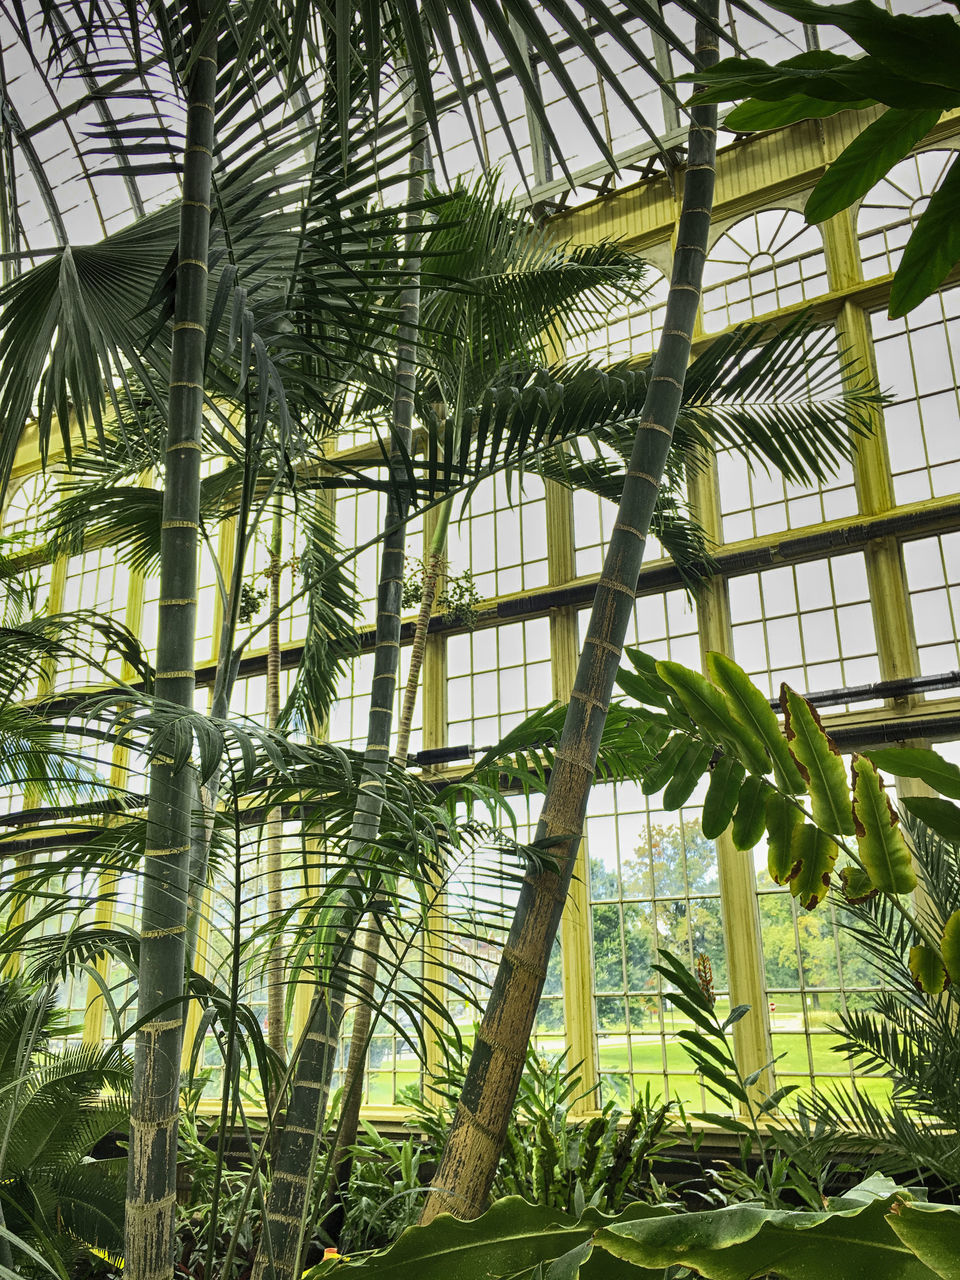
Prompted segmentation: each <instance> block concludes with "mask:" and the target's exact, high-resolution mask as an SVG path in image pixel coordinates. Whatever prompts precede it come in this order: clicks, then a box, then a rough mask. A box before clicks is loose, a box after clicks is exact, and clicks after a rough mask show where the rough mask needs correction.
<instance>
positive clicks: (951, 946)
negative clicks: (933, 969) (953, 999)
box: [940, 911, 960, 982]
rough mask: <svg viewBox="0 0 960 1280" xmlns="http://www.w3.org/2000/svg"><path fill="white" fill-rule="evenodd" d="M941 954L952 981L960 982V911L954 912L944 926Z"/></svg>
mask: <svg viewBox="0 0 960 1280" xmlns="http://www.w3.org/2000/svg"><path fill="white" fill-rule="evenodd" d="M940 954H941V955H942V957H943V963H944V966H945V968H946V970H947V974H948V975H949V978H950V981H951V982H957V981H960V911H954V912H953V913H952V914H951V915H950V917H949V919H948V920H947V923H946V924H945V925H944V926H943V937H942V938H941V939H940Z"/></svg>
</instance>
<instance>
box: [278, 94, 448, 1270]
mask: <svg viewBox="0 0 960 1280" xmlns="http://www.w3.org/2000/svg"><path fill="white" fill-rule="evenodd" d="M409 114H410V121H411V130H412V132H413V134H414V137H415V139H416V141H415V143H414V146H413V149H412V151H411V156H410V180H409V200H410V204H411V205H412V206H416V205H418V204H419V203H420V202H421V201H422V199H423V192H424V185H425V184H424V172H425V168H426V155H427V145H428V143H427V129H426V125H425V123H424V120H423V114H422V111H421V110H420V109H419V105H418V104H417V103H416V101H415V100H411V109H410V113H409ZM413 216H414V217H419V216H420V215H418V214H414V215H413ZM418 252H419V238H418V237H414V242H413V244H412V246H411V252H410V255H409V257H408V260H407V264H406V270H407V272H408V273H409V276H410V283H409V284H408V285H407V286H406V287H405V288H404V290H403V291H402V294H401V298H400V305H399V317H398V326H397V363H396V375H395V390H394V404H393V420H394V438H395V444H394V447H393V450H392V454H391V471H392V473H393V480H394V483H393V484H392V485H391V488H390V496H389V500H388V504H387V515H386V529H387V531H388V532H387V536H386V537H385V539H384V542H383V551H382V554H381V568H380V581H379V587H378V591H377V630H376V647H375V650H374V672H373V682H372V690H371V699H370V717H369V722H368V729H367V745H366V749H365V751H364V761H363V778H362V780H361V782H360V787H359V793H358V799H357V806H356V809H355V811H354V819H353V825H352V829H351V835H350V841H349V844H348V846H347V855H346V856H347V859H348V861H353V862H356V861H358V860H362V859H363V857H364V851H365V847H366V846H367V845H368V844H369V843H370V842H372V841H375V840H376V839H377V836H378V834H379V830H380V815H381V812H382V810H383V795H384V793H383V779H384V776H385V774H386V771H387V768H388V765H389V761H390V739H391V734H392V729H393V706H394V700H395V698H396V688H397V675H398V671H399V665H400V610H401V597H402V594H403V563H404V547H405V532H404V520H405V518H406V515H407V502H406V500H405V499H404V497H403V491H404V488H405V487H406V484H407V476H406V469H405V467H404V465H403V458H404V456H405V455H409V450H410V441H411V439H412V432H413V405H414V390H415V385H416V366H417V328H418V325H419V318H420V286H419V274H420V273H419V260H418ZM364 897H365V889H364V888H363V885H362V882H361V880H360V878H359V877H356V878H355V879H354V880H353V882H352V884H350V885H348V886H346V887H345V889H344V901H343V906H342V909H341V919H340V922H339V926H338V930H337V932H338V937H339V941H340V946H341V953H340V956H339V959H338V963H337V965H336V969H335V975H334V977H333V978H332V980H331V981H330V982H329V984H328V985H327V987H325V988H323V989H318V990H317V992H316V993H315V995H314V998H313V1001H312V1003H311V1006H310V1011H309V1014H308V1017H307V1027H306V1030H305V1032H304V1034H303V1037H302V1042H301V1046H302V1047H301V1051H300V1056H299V1058H298V1060H297V1064H296V1068H295V1071H294V1076H293V1081H292V1085H291V1090H290V1097H289V1101H288V1104H287V1110H286V1115H285V1117H284V1121H283V1130H282V1133H281V1134H280V1137H279V1141H278V1143H277V1154H276V1157H275V1160H274V1169H273V1177H272V1180H271V1185H270V1194H269V1197H268V1199H267V1206H266V1214H265V1216H264V1233H265V1234H266V1233H267V1232H269V1236H270V1249H269V1251H268V1249H267V1248H266V1247H265V1246H264V1245H263V1244H261V1247H260V1249H259V1250H258V1253H257V1257H256V1260H255V1262H254V1269H253V1280H299V1276H300V1272H301V1267H300V1258H301V1254H302V1251H303V1244H304V1237H305V1232H306V1228H307V1225H308V1220H309V1214H310V1205H309V1196H310V1192H311V1190H312V1188H313V1182H314V1170H315V1165H316V1156H317V1149H318V1144H319V1134H320V1129H321V1126H322V1123H323V1117H324V1115H325V1113H326V1104H327V1099H328V1095H329V1091H330V1084H331V1081H332V1078H333V1071H334V1065H335V1061H336V1053H337V1045H338V1041H339V1033H340V1027H341V1025H342V1023H343V1018H344V1013H345V1010H346V990H347V985H348V981H349V982H352V979H348V977H347V974H348V971H349V970H350V969H351V967H352V964H353V960H352V946H351V943H350V939H351V938H352V937H353V936H354V935H355V933H356V931H357V929H358V927H359V925H360V922H361V920H362V916H363V913H364V901H363V900H364ZM337 970H339V973H340V974H341V975H342V976H341V977H340V978H338V977H337V976H336V971H337ZM271 1254H272V1258H271V1257H270V1255H271Z"/></svg>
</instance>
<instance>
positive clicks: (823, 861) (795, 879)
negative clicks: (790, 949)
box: [790, 822, 839, 911]
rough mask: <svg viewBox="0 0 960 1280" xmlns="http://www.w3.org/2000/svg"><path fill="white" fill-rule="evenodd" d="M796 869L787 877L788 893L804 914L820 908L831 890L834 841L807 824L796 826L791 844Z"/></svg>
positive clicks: (835, 852)
mask: <svg viewBox="0 0 960 1280" xmlns="http://www.w3.org/2000/svg"><path fill="white" fill-rule="evenodd" d="M790 851H791V855H792V857H793V859H794V862H795V864H796V866H797V870H796V871H795V872H794V873H793V875H792V876H791V877H790V892H791V893H792V894H793V896H794V897H795V898H796V899H797V901H798V902H799V903H800V905H801V907H803V908H804V910H806V911H812V910H813V909H814V907H817V906H819V905H820V903H821V902H822V901H823V899H824V897H825V896H826V893H827V890H828V889H829V888H830V873H831V871H833V866H834V863H835V862H836V860H837V854H838V853H839V849H838V848H837V845H836V842H835V841H834V840H832V839H831V838H830V836H828V835H827V833H826V832H825V831H821V830H820V828H819V827H815V826H813V824H812V823H810V822H804V823H803V825H802V826H798V827H797V828H796V829H795V831H794V833H793V839H792V841H791V844H790Z"/></svg>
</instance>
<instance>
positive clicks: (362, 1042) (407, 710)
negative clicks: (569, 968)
mask: <svg viewBox="0 0 960 1280" xmlns="http://www.w3.org/2000/svg"><path fill="white" fill-rule="evenodd" d="M450 510H451V504H450V503H449V502H445V503H444V504H443V505H442V506H441V507H440V512H439V518H438V520H437V524H436V528H435V529H434V531H433V537H432V538H431V539H430V547H429V550H428V551H427V554H426V557H425V560H424V573H423V595H422V598H421V600H420V612H419V614H418V615H417V626H416V630H415V632H414V636H413V644H412V645H411V646H410V665H409V666H408V668H407V681H406V684H405V686H404V690H403V705H402V706H401V709H400V721H399V723H398V725H397V747H396V758H397V760H398V762H399V763H400V764H405V763H406V760H407V752H408V750H409V747H410V729H411V726H412V724H413V712H414V708H415V707H416V705H417V691H418V690H419V688H420V672H421V671H422V669H423V658H424V654H425V653H426V649H427V633H428V631H429V627H430V616H431V614H432V613H433V605H434V601H435V600H436V598H437V587H438V585H439V582H440V575H441V573H442V571H443V544H444V542H445V541H446V537H447V525H448V524H449V522H450ZM380 936H381V935H380V932H379V930H377V929H366V930H364V934H363V938H362V941H361V943H360V948H359V949H360V950H361V952H362V956H363V959H362V961H361V969H360V975H359V979H360V980H359V983H358V996H359V1004H358V1005H357V1012H356V1014H355V1015H354V1020H353V1030H352V1032H351V1035H350V1052H349V1056H348V1058H347V1070H346V1074H345V1078H344V1084H343V1103H342V1106H341V1109H340V1124H339V1125H338V1127H337V1152H336V1156H335V1158H334V1164H335V1167H336V1187H337V1188H339V1189H340V1190H341V1191H342V1190H343V1188H344V1187H345V1185H346V1183H347V1181H348V1179H349V1176H350V1163H351V1162H350V1159H349V1156H348V1155H347V1152H348V1151H349V1149H350V1147H352V1146H353V1144H354V1143H355V1142H356V1140H357V1130H358V1129H359V1127H360V1106H361V1103H362V1101H363V1073H364V1069H365V1065H366V1060H367V1049H368V1047H369V1040H370V1029H371V1025H372V1022H373V993H374V989H375V985H376V977H377V965H378V963H379V959H380Z"/></svg>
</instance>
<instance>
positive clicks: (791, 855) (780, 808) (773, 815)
mask: <svg viewBox="0 0 960 1280" xmlns="http://www.w3.org/2000/svg"><path fill="white" fill-rule="evenodd" d="M802 821H803V810H802V809H800V808H799V807H798V806H797V805H795V804H793V803H792V801H790V800H788V799H787V797H786V796H782V795H780V794H779V793H778V792H776V791H771V793H770V795H769V796H768V797H767V811H766V825H767V870H768V872H769V873H770V879H771V880H772V881H773V882H774V884H788V883H789V881H790V880H791V879H792V877H793V876H795V875H796V873H797V872H798V871H799V869H800V868H799V866H798V863H797V854H796V852H795V850H794V836H795V835H796V831H797V828H798V827H799V825H800V823H801V822H802Z"/></svg>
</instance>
